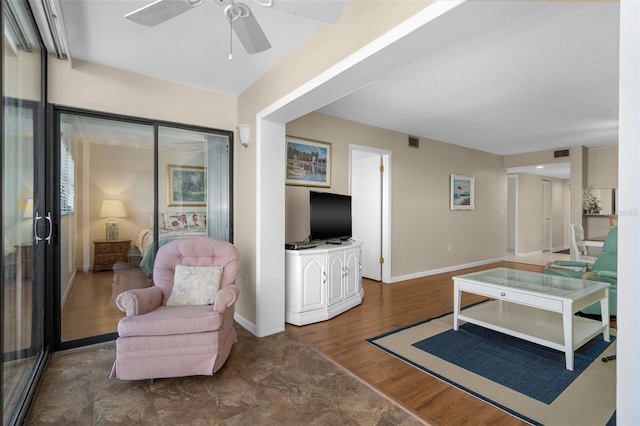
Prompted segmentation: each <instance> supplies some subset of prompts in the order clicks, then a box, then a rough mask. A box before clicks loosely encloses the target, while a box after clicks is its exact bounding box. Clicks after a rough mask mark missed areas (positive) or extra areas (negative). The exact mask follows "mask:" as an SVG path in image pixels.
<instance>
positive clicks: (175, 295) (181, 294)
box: [167, 265, 223, 306]
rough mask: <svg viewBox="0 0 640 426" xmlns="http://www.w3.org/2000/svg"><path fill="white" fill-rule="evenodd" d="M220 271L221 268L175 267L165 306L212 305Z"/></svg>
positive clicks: (220, 277)
mask: <svg viewBox="0 0 640 426" xmlns="http://www.w3.org/2000/svg"><path fill="white" fill-rule="evenodd" d="M222 269H223V268H222V266H185V265H176V269H175V272H174V276H173V288H172V289H171V294H170V295H169V298H168V299H167V306H202V305H213V302H215V300H216V293H217V292H218V288H219V286H220V280H221V279H222Z"/></svg>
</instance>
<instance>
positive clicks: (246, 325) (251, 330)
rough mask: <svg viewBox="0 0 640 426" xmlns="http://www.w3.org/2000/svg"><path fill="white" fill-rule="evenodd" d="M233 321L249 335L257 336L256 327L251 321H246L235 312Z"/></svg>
mask: <svg viewBox="0 0 640 426" xmlns="http://www.w3.org/2000/svg"><path fill="white" fill-rule="evenodd" d="M233 319H234V320H236V322H237V323H238V324H240V325H241V326H242V328H244V329H245V330H247V331H248V332H249V333H251V334H253V335H254V336H257V329H256V325H255V324H254V323H252V322H251V321H249V320H247V319H246V318H245V317H243V316H242V315H240V314H238V313H237V312H234V314H233Z"/></svg>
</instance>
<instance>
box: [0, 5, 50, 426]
mask: <svg viewBox="0 0 640 426" xmlns="http://www.w3.org/2000/svg"><path fill="white" fill-rule="evenodd" d="M2 20H3V26H4V31H3V42H2V71H3V81H2V94H3V99H2V100H3V109H2V114H3V121H2V123H3V125H2V240H3V245H2V252H1V256H2V274H1V276H0V280H1V281H2V282H1V283H0V285H1V286H2V303H3V304H2V312H3V315H2V340H3V364H2V380H3V389H2V391H3V410H2V412H3V424H10V423H13V422H15V421H17V420H16V419H17V418H18V417H19V413H20V412H21V410H22V409H23V403H24V401H25V390H26V389H27V387H28V386H29V385H30V383H31V382H32V381H33V380H34V378H35V376H36V374H35V373H36V370H37V368H38V367H39V365H40V363H39V360H40V359H41V358H42V357H41V355H42V353H43V329H44V323H43V318H42V311H43V301H44V292H43V287H42V276H43V275H44V274H43V273H42V272H41V271H40V274H39V275H38V274H36V273H35V272H36V271H35V270H34V268H33V265H34V256H35V254H34V250H33V249H34V247H33V238H34V235H33V229H34V227H33V213H34V208H33V206H34V204H35V205H39V202H40V201H41V200H39V198H38V197H41V192H39V189H38V188H36V187H35V184H34V182H35V179H34V163H35V156H36V155H38V154H36V152H35V149H34V147H35V146H36V144H37V143H38V141H39V140H40V139H39V137H40V136H39V135H40V133H39V131H38V130H39V128H38V125H39V121H38V119H37V117H38V112H39V111H40V109H41V107H40V106H41V104H40V100H41V99H42V97H41V93H42V87H41V84H40V76H41V53H40V49H39V42H38V39H37V37H36V36H35V32H34V30H33V27H32V25H31V21H30V20H29V19H28V13H27V11H26V10H25V8H24V3H23V2H17V1H3V2H2Z"/></svg>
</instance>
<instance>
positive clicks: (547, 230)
mask: <svg viewBox="0 0 640 426" xmlns="http://www.w3.org/2000/svg"><path fill="white" fill-rule="evenodd" d="M542 250H543V251H545V250H551V182H549V181H548V180H543V181H542Z"/></svg>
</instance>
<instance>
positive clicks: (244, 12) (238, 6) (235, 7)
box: [224, 3, 251, 22]
mask: <svg viewBox="0 0 640 426" xmlns="http://www.w3.org/2000/svg"><path fill="white" fill-rule="evenodd" d="M224 15H225V16H226V17H227V19H228V20H229V21H230V22H233V21H235V20H236V19H240V18H246V17H249V16H251V9H249V7H248V6H247V5H246V4H243V3H231V4H230V5H228V6H227V7H225V8H224Z"/></svg>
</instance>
